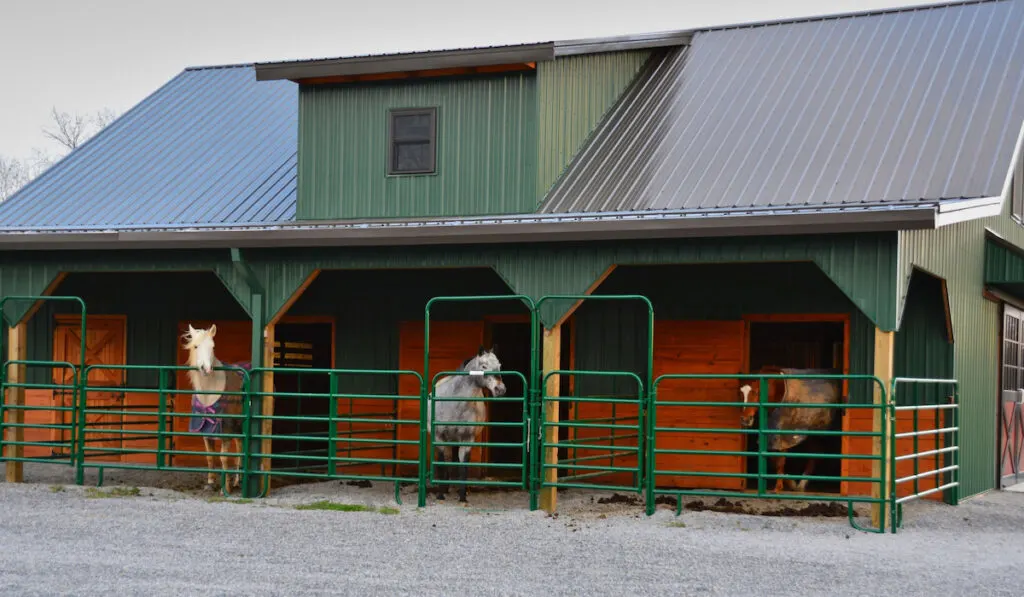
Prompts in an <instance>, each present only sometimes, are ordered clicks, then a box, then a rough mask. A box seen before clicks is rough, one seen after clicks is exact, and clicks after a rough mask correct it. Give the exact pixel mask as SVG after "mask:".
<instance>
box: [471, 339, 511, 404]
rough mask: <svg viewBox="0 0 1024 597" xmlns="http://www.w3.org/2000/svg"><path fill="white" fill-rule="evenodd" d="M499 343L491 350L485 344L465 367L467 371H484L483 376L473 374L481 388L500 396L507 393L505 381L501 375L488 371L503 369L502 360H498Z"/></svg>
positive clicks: (492, 394)
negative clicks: (491, 373) (489, 373)
mask: <svg viewBox="0 0 1024 597" xmlns="http://www.w3.org/2000/svg"><path fill="white" fill-rule="evenodd" d="M497 352H498V345H497V344H495V345H493V346H491V349H490V350H487V349H485V348H484V347H483V346H481V347H480V350H479V351H478V352H477V355H476V356H475V357H473V358H472V359H470V360H469V361H468V362H467V363H466V364H465V367H464V370H466V371H483V372H484V373H485V374H484V375H481V376H472V378H473V379H474V381H475V383H476V384H477V385H478V386H480V387H481V388H483V389H485V390H487V391H489V392H490V393H491V396H494V397H496V398H497V397H499V396H504V395H505V383H504V382H503V381H501V375H500V374H499V375H488V374H487V372H488V371H501V361H499V360H498V355H497Z"/></svg>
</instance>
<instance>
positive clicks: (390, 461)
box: [250, 452, 419, 465]
mask: <svg viewBox="0 0 1024 597" xmlns="http://www.w3.org/2000/svg"><path fill="white" fill-rule="evenodd" d="M250 456H251V457H252V458H266V459H268V460H286V459H288V458H292V457H291V456H280V455H278V454H264V453H263V452H252V453H251V454H250ZM295 458H296V459H298V460H303V459H304V458H301V457H295ZM308 458H313V459H316V457H312V456H311V457H308ZM319 459H320V460H327V457H323V458H319ZM334 460H335V462H352V463H358V464H366V465H370V464H419V461H418V460H401V459H398V458H349V457H345V456H335V457H334Z"/></svg>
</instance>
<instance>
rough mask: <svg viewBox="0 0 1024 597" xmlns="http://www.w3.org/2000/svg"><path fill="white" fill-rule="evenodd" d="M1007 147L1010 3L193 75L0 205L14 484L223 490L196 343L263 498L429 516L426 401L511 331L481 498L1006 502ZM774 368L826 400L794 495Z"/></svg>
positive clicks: (1011, 476)
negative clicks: (602, 495)
mask: <svg viewBox="0 0 1024 597" xmlns="http://www.w3.org/2000/svg"><path fill="white" fill-rule="evenodd" d="M851 48H858V49H859V51H851ZM1022 139H1024V2H1020V1H1019V0H986V1H970V2H952V3H945V4H937V5H930V6H926V7H908V8H905V9H896V10H888V11H877V12H865V13H855V14H842V15H829V16H825V17H815V18H807V19H798V20H788V21H778V22H768V23H750V24H742V25H736V26H730V27H720V28H714V29H706V30H695V31H673V32H664V33H657V34H641V35H630V36H622V37H615V38H600V39H584V40H567V41H556V42H545V43H534V44H524V45H515V46H495V47H485V48H470V49H457V50H444V51H430V52H417V53H406V54H384V55H373V56H355V57H343V58H330V59H317V60H301V61H291V62H273V63H264V64H254V65H253V64H250V65H231V66H214V67H199V68H190V69H187V70H185V71H184V72H182V73H181V74H179V75H178V76H176V77H175V78H173V79H172V80H171V81H169V82H168V83H167V84H166V85H164V86H163V87H161V88H160V89H158V90H156V91H155V92H154V93H153V94H152V95H150V96H149V97H147V98H146V99H145V100H143V101H142V102H141V103H140V104H138V105H137V106H135V107H134V108H133V109H132V110H130V111H129V112H128V113H126V114H125V115H124V116H122V117H121V118H120V119H118V120H117V121H115V122H114V123H113V124H111V125H110V126H109V127H108V128H107V129H105V130H104V131H102V132H101V133H100V134H98V135H97V136H96V137H95V138H93V139H91V140H90V141H89V142H88V143H86V144H85V145H83V146H82V147H80V148H79V149H77V150H76V151H74V152H72V153H71V154H70V155H68V156H67V157H66V158H65V159H64V160H62V161H61V162H59V163H58V164H57V165H55V166H54V167H53V168H51V169H50V170H49V171H47V172H46V173H44V174H43V175H42V176H40V177H39V178H38V179H37V180H35V181H33V182H32V183H30V184H29V185H27V186H26V187H25V188H24V189H22V190H21V191H20V192H18V193H17V194H16V195H14V196H13V197H11V198H10V199H8V200H7V201H6V202H4V203H3V204H0V297H5V298H4V304H3V314H4V325H5V326H6V327H7V331H6V333H5V334H4V339H5V358H6V360H7V361H8V364H7V366H6V367H5V378H4V381H3V383H4V390H5V403H4V410H3V417H4V418H3V425H4V435H3V448H4V458H5V459H6V460H7V467H8V468H7V478H8V480H10V481H17V480H20V479H21V478H22V476H23V465H25V464H26V463H31V464H34V463H37V462H43V461H45V462H56V463H63V464H65V465H66V464H73V465H75V468H76V469H78V470H79V471H81V470H82V469H83V468H90V467H91V468H100V469H102V468H117V467H124V468H132V467H136V468H148V469H158V470H172V469H173V470H184V471H203V470H206V469H205V468H204V467H205V466H206V465H205V464H204V462H205V461H204V451H203V443H202V440H201V438H199V437H197V436H195V435H189V434H188V433H187V426H188V416H189V412H190V411H189V402H188V396H189V394H190V393H191V390H190V388H189V386H188V382H187V378H186V375H185V368H184V367H182V364H183V363H184V362H185V360H186V357H187V355H186V354H185V352H184V351H183V349H182V348H181V334H182V333H184V332H185V331H186V330H187V329H188V326H189V325H192V326H195V327H200V326H202V327H208V326H211V325H213V324H216V326H217V330H218V333H217V335H216V352H217V355H218V357H219V358H220V359H221V360H222V361H224V362H225V363H228V364H231V363H239V362H243V361H248V362H251V364H252V370H251V372H250V373H247V374H245V375H246V379H247V380H248V382H249V384H248V385H247V388H248V389H247V390H246V391H247V392H249V395H250V396H251V398H252V400H251V403H250V404H251V406H250V412H249V413H248V415H247V416H248V417H249V419H250V423H251V425H250V427H248V428H247V431H246V433H245V434H244V437H242V438H240V439H243V440H244V441H245V443H246V446H247V447H246V448H245V450H244V452H245V454H244V457H245V464H238V465H237V466H238V467H240V468H241V469H244V470H245V473H246V475H247V479H248V481H247V483H250V484H251V488H247V491H251V492H254V493H255V492H263V493H265V492H266V491H268V489H269V487H270V485H271V483H270V480H271V479H273V480H274V483H279V482H285V481H287V480H289V479H291V480H297V479H302V478H343V479H363V478H365V479H377V480H395V481H396V491H398V489H397V488H398V483H397V482H398V481H404V482H409V483H417V482H418V483H419V485H420V488H421V489H420V492H421V499H422V493H423V489H422V488H423V485H424V483H423V481H424V479H433V478H434V477H433V475H434V474H435V473H434V467H433V465H431V464H430V459H429V458H428V454H427V450H426V449H425V447H426V446H427V445H428V444H427V442H428V441H429V440H428V437H427V432H426V430H425V427H424V425H423V424H422V422H423V417H424V413H425V412H426V410H427V409H428V408H429V406H428V404H427V401H426V400H425V397H426V396H428V395H431V394H432V392H433V388H434V384H435V383H436V380H435V376H436V375H438V374H439V373H441V372H454V371H457V370H458V369H459V368H460V366H461V364H462V363H463V362H465V361H466V359H468V358H470V357H472V356H473V355H474V354H475V353H476V351H477V349H478V347H480V346H491V345H493V344H497V345H498V346H499V347H500V348H499V353H498V354H499V355H500V357H501V360H502V365H503V367H502V370H503V378H504V380H505V383H506V385H507V388H508V393H507V395H506V397H505V399H504V400H494V401H488V402H486V410H487V421H486V422H485V423H484V424H482V425H481V426H482V427H483V433H482V435H481V439H480V440H479V441H478V442H475V443H474V444H473V450H472V453H471V456H470V459H471V461H472V464H473V465H474V468H473V469H472V470H473V471H475V472H474V473H473V479H472V482H473V483H476V484H478V485H480V484H492V485H499V486H501V485H504V486H508V487H512V488H516V487H520V488H523V489H528V490H529V491H530V493H531V496H532V497H534V498H535V497H537V496H539V497H540V499H541V500H542V501H543V505H544V506H545V507H547V508H549V509H553V508H554V504H555V502H556V494H555V489H556V488H562V487H564V488H573V489H583V490H587V489H602V488H603V489H609V488H610V489H616V490H635V491H637V492H640V493H643V494H644V495H645V496H646V497H647V499H648V501H650V500H651V498H653V497H654V496H655V495H660V494H668V495H676V496H681V495H686V494H694V495H696V494H702V493H715V494H720V495H745V494H748V493H750V492H756V493H757V494H759V495H766V494H768V493H771V492H772V488H773V486H774V485H775V483H776V481H779V480H780V479H781V477H787V478H790V479H793V480H797V481H798V480H801V479H804V480H807V481H810V483H809V484H808V485H807V486H806V487H805V488H804V489H803V492H802V493H801V492H800V491H796V492H787V495H789V496H790V497H793V496H801V495H802V496H805V497H806V495H807V494H808V493H811V494H813V495H815V496H817V497H819V498H821V499H834V500H847V499H850V498H857V499H863V500H864V501H868V502H871V503H874V504H875V505H878V504H880V503H882V501H885V500H891V499H893V498H899V497H907V496H910V497H915V496H921V497H927V498H931V499H944V500H946V501H947V502H955V501H956V500H957V499H963V498H967V497H970V496H972V495H976V494H979V493H982V492H985V491H989V490H992V489H998V488H1001V487H1003V486H1004V485H1009V484H1012V483H1015V482H1018V481H1024V478H1022V476H1021V469H1020V465H1021V463H1022V457H1021V445H1022V443H1024V441H1022V435H1024V433H1022V429H1024V426H1022V425H1021V406H1020V404H1021V399H1020V396H1021V395H1022V393H1024V389H1022V388H1021V386H1022V384H1024V378H1022V375H1024V373H1022V371H1024V351H1022V350H1018V349H1019V348H1020V347H1021V346H1022V345H1024V336H1022V334H1024V332H1022V331H1021V330H1022V329H1024V328H1022V327H1021V325H1022V324H1024V311H1022V309H1024V229H1022V221H1024V191H1022V180H1024V170H1022V168H1024V160H1022V158H1021V151H1022V149H1021V147H1022V143H1024V141H1022ZM438 297H442V298H438ZM432 299H434V300H433V301H432ZM428 304H429V307H428ZM83 311H84V313H83ZM83 315H84V318H83ZM427 322H429V332H427V331H425V324H426V323H427ZM428 344H429V348H428ZM81 363H84V364H85V366H86V368H87V370H82V368H81V365H80V364H81ZM766 367H781V368H784V369H786V370H787V371H788V370H792V369H798V370H800V369H809V370H815V371H818V372H819V374H820V375H825V376H834V379H835V381H836V382H837V383H839V385H840V389H841V394H842V398H843V405H842V406H843V408H842V409H838V408H836V409H832V410H830V412H835V413H836V414H837V416H834V417H831V418H830V420H831V423H830V427H829V428H828V429H822V430H819V431H817V432H815V433H814V434H812V435H810V436H808V437H810V438H811V439H813V440H814V441H813V442H805V444H804V448H806V450H805V452H807V453H814V454H817V456H818V457H819V458H818V460H819V462H818V464H817V468H816V469H815V471H816V472H815V473H814V474H813V475H811V474H808V473H807V472H806V471H805V470H804V466H805V464H806V462H807V461H808V457H807V456H806V454H805V455H804V456H803V457H801V456H800V454H799V453H793V454H791V456H792V458H789V459H787V461H788V464H787V465H786V467H785V469H784V472H777V471H775V470H771V464H770V462H769V460H770V459H769V458H767V457H765V454H764V452H765V448H764V445H765V444H764V442H765V441H766V438H767V437H768V434H766V433H765V432H764V429H760V430H759V429H758V426H757V425H756V424H755V426H754V428H753V429H746V428H744V427H742V425H741V423H740V409H741V407H743V404H742V401H743V398H742V395H741V393H740V392H739V387H740V386H741V385H742V383H743V381H744V380H742V379H741V376H743V375H755V376H756V375H758V372H761V371H763V370H764V368H766ZM76 371H78V373H75V372H76ZM823 371H824V372H823ZM79 374H81V375H79ZM76 375H79V377H81V378H82V379H78V377H76ZM830 379H831V378H830ZM896 379H902V380H903V381H899V382H896V384H895V385H894V383H893V382H894V380H896ZM76 380H77V381H76ZM914 380H916V381H914ZM747 381H749V380H747ZM762 381H764V382H765V383H763V384H762V385H763V386H764V387H765V390H764V391H765V394H766V395H768V394H770V391H769V390H768V388H770V387H772V384H770V383H768V380H766V379H762ZM799 381H800V380H791V382H786V383H793V382H797V383H798V384H799ZM954 382H955V383H954ZM793 387H796V386H793ZM893 388H896V392H895V396H893ZM794 391H795V390H794ZM762 410H763V411H765V412H766V413H767V409H762ZM764 419H765V420H767V415H766V416H765V417H764ZM889 421H892V424H889V423H888V422H889ZM76 430H78V435H77V436H76ZM76 441H77V443H76ZM811 446H813V447H811ZM801 449H803V448H801ZM794 452H800V449H795V450H794ZM925 453H927V454H925ZM922 454H925V455H924V456H921V455H922ZM894 456H895V458H894ZM218 467H219V465H218ZM428 469H429V471H428ZM929 471H930V472H929ZM776 473H777V474H776ZM80 478H81V475H80ZM896 481H899V482H898V483H897V482H896ZM777 495H780V496H781V495H782V494H781V493H780V494H777ZM650 506H651V507H652V506H653V503H652V504H650Z"/></svg>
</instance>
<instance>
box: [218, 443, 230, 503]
mask: <svg viewBox="0 0 1024 597" xmlns="http://www.w3.org/2000/svg"><path fill="white" fill-rule="evenodd" d="M229 452H231V438H227V437H222V438H221V440H220V466H221V470H223V471H224V492H225V493H231V476H230V475H228V474H227V472H228V468H229V464H228V461H229V460H230V459H231V457H230V456H228V453H229Z"/></svg>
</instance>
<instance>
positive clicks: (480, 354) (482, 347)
mask: <svg viewBox="0 0 1024 597" xmlns="http://www.w3.org/2000/svg"><path fill="white" fill-rule="evenodd" d="M485 352H487V351H486V350H484V345H483V344H481V345H480V350H478V351H477V353H476V356H478V357H482V356H484V353H485Z"/></svg>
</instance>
